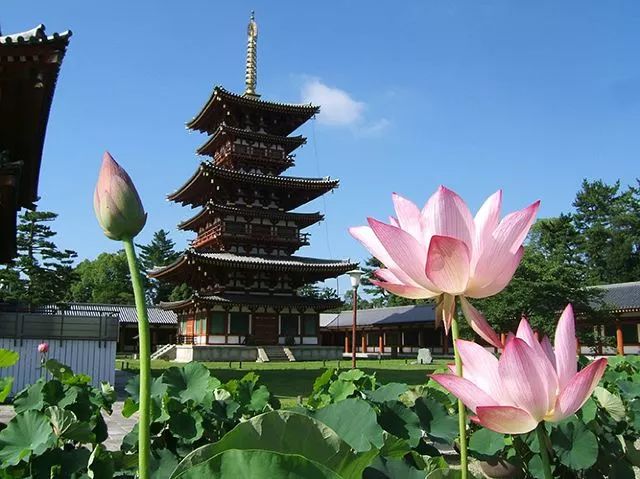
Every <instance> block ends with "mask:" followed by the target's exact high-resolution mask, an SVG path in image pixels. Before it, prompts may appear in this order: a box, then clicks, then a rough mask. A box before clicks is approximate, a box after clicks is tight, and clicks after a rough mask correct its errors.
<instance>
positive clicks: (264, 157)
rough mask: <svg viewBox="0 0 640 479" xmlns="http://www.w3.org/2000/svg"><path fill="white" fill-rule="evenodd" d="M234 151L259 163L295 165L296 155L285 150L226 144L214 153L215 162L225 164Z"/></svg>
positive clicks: (238, 155) (240, 156)
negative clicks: (288, 153)
mask: <svg viewBox="0 0 640 479" xmlns="http://www.w3.org/2000/svg"><path fill="white" fill-rule="evenodd" d="M232 153H233V155H234V156H236V157H239V158H245V159H248V160H250V161H252V162H258V163H277V164H280V165H282V164H284V165H286V166H293V164H294V162H295V161H294V157H293V155H287V154H286V153H285V152H284V151H281V150H276V151H274V150H265V149H264V148H254V147H251V146H243V145H235V146H233V147H231V146H225V147H222V148H220V149H219V150H218V151H216V153H215V154H214V155H213V158H214V160H215V163H216V164H218V165H223V164H224V163H226V162H227V161H228V160H229V158H230V155H231V154H232Z"/></svg>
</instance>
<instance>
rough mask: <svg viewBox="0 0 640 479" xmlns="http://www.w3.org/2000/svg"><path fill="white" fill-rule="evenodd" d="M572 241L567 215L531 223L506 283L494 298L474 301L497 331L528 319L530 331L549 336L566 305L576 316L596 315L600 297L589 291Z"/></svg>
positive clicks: (586, 269)
mask: <svg viewBox="0 0 640 479" xmlns="http://www.w3.org/2000/svg"><path fill="white" fill-rule="evenodd" d="M575 241H576V233H575V229H574V227H573V224H572V222H571V221H568V217H567V216H564V215H563V216H561V217H559V218H551V219H543V220H539V221H538V222H537V223H536V224H534V225H533V227H532V229H531V233H530V236H529V242H528V244H527V246H526V249H525V254H524V257H523V258H522V262H521V263H520V266H519V267H518V269H517V271H516V273H515V275H514V277H513V279H512V280H511V282H510V283H509V285H508V286H507V287H506V288H505V289H504V290H503V291H502V292H500V293H498V294H497V295H496V296H492V297H490V298H486V299H483V300H479V301H476V302H474V304H475V305H476V306H477V307H478V309H480V311H482V312H483V314H484V315H485V316H486V317H487V320H488V321H489V322H490V323H491V324H492V326H493V327H494V328H495V329H496V330H497V331H500V332H506V331H515V330H516V328H517V326H518V323H519V321H520V318H521V317H522V316H523V315H526V316H527V317H528V318H529V322H530V323H531V325H532V327H533V328H534V329H537V330H539V331H541V332H542V333H543V334H547V335H550V336H551V335H552V334H553V331H554V330H555V325H556V323H557V321H558V317H559V314H560V312H561V311H562V310H563V309H564V307H565V306H566V305H567V304H568V303H572V304H573V307H574V310H576V312H577V313H578V314H589V315H590V316H592V317H594V316H596V315H598V314H600V313H599V311H598V300H599V298H600V296H601V293H600V292H599V291H598V290H596V289H593V288H588V287H587V285H588V282H587V277H588V268H587V266H586V265H584V264H583V263H581V261H580V260H579V256H580V255H579V253H578V251H577V250H576V249H575V246H574V243H575Z"/></svg>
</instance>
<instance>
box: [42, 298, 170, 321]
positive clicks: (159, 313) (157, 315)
mask: <svg viewBox="0 0 640 479" xmlns="http://www.w3.org/2000/svg"><path fill="white" fill-rule="evenodd" d="M65 306H66V308H64V314H65V316H105V315H106V316H110V315H115V314H117V315H118V318H119V322H120V323H125V324H126V323H137V322H138V314H137V313H136V307H135V306H133V305H124V304H91V303H66V304H65ZM40 311H43V312H47V313H50V314H60V313H61V308H59V307H58V306H43V307H42V308H40ZM147 314H148V316H149V323H150V324H178V319H177V316H176V315H175V313H173V312H172V311H165V310H164V309H162V308H160V307H159V306H148V307H147Z"/></svg>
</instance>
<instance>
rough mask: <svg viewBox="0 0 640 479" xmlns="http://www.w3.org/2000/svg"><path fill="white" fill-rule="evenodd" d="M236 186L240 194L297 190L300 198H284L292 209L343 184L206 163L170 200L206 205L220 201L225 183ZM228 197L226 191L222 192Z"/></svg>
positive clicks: (288, 208)
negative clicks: (240, 188)
mask: <svg viewBox="0 0 640 479" xmlns="http://www.w3.org/2000/svg"><path fill="white" fill-rule="evenodd" d="M225 183H226V184H227V185H230V186H232V187H233V188H232V190H233V191H234V192H237V190H238V186H239V184H240V185H243V184H244V185H248V186H251V187H252V188H253V189H255V188H260V187H264V188H267V189H269V190H280V191H284V192H287V193H290V192H292V191H296V190H297V193H298V194H296V195H287V197H286V198H282V204H280V206H281V207H283V208H284V209H287V210H290V209H293V208H297V207H298V206H300V205H303V204H305V203H308V202H309V201H311V200H313V199H315V198H317V197H318V196H320V195H322V194H324V193H326V192H327V191H331V190H332V189H333V188H336V187H337V186H338V184H339V183H340V181H339V180H337V179H330V178H329V177H325V178H301V177H296V176H275V175H262V174H259V173H245V172H242V171H237V170H230V169H228V168H222V167H219V166H215V165H213V164H211V163H210V162H208V161H205V162H202V163H201V164H200V167H199V168H198V170H197V171H196V172H195V173H194V174H193V176H192V177H191V178H189V180H187V182H186V183H185V184H184V185H182V186H181V187H180V188H179V189H178V190H176V191H175V192H174V193H172V194H170V195H169V196H168V197H167V198H168V199H169V200H171V201H175V202H177V203H182V204H183V205H184V204H190V205H203V204H204V203H205V202H207V201H209V200H213V199H217V198H219V195H220V193H221V192H220V190H221V188H216V187H217V186H221V184H225ZM222 193H223V194H224V192H222Z"/></svg>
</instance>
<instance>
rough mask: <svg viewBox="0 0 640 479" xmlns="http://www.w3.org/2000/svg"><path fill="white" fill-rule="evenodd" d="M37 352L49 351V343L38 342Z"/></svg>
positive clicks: (44, 352)
mask: <svg viewBox="0 0 640 479" xmlns="http://www.w3.org/2000/svg"><path fill="white" fill-rule="evenodd" d="M38 352H39V353H40V354H47V353H48V352H49V344H47V343H40V344H38Z"/></svg>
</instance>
